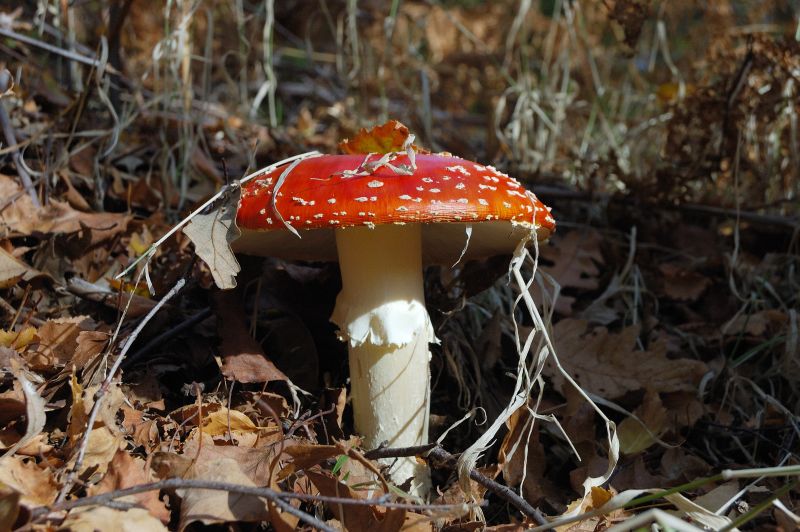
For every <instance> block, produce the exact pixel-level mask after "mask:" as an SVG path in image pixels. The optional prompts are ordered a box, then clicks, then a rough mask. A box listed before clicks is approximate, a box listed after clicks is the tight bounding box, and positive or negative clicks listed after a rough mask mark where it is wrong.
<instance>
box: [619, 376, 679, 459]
mask: <svg viewBox="0 0 800 532" xmlns="http://www.w3.org/2000/svg"><path fill="white" fill-rule="evenodd" d="M633 414H634V415H635V416H636V417H637V418H638V420H637V419H636V418H633V417H626V418H625V419H623V420H622V422H621V423H620V424H619V425H617V436H618V437H619V450H620V452H621V453H622V454H636V453H639V452H642V451H644V450H645V449H647V448H648V447H650V446H651V445H653V444H654V443H656V438H657V437H659V436H661V434H662V433H663V432H664V430H665V429H666V427H667V409H666V408H664V405H662V404H661V398H660V397H659V396H658V394H657V393H656V392H654V391H652V390H650V389H648V390H647V392H646V393H645V395H644V400H643V401H642V404H641V405H639V406H638V407H637V408H636V410H634V411H633Z"/></svg>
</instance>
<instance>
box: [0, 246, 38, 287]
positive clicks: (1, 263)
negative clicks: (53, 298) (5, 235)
mask: <svg viewBox="0 0 800 532" xmlns="http://www.w3.org/2000/svg"><path fill="white" fill-rule="evenodd" d="M42 275H44V274H43V273H41V272H39V271H37V270H35V269H34V268H32V267H30V266H28V265H27V264H25V263H24V262H22V261H21V260H19V259H18V258H16V257H15V256H14V255H12V254H11V253H9V252H8V251H6V250H5V249H3V248H1V247H0V288H10V287H12V286H14V285H16V284H17V283H18V282H20V281H30V280H31V279H34V278H36V277H39V276H42Z"/></svg>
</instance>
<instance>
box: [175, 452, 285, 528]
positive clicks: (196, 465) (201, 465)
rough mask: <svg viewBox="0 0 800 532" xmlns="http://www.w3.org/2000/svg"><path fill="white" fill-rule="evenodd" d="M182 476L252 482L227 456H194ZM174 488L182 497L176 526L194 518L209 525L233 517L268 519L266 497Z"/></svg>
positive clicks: (248, 483)
mask: <svg viewBox="0 0 800 532" xmlns="http://www.w3.org/2000/svg"><path fill="white" fill-rule="evenodd" d="M185 478H187V479H198V480H209V481H219V482H227V483H230V484H238V485H241V486H252V487H255V486H256V485H255V484H254V483H253V481H252V480H250V478H249V477H248V476H247V475H245V474H244V473H243V472H242V470H241V469H240V468H239V464H238V462H236V460H233V459H231V458H217V459H213V460H209V461H205V460H203V461H200V460H196V461H194V462H193V463H192V465H191V466H190V467H189V468H188V470H187V472H186V476H185ZM176 492H177V494H178V496H179V497H181V499H183V503H182V504H181V521H180V526H179V529H181V530H183V529H185V528H186V526H187V525H189V524H190V523H193V522H196V521H199V522H201V523H203V524H205V525H210V524H214V523H225V522H228V523H230V522H235V521H245V522H260V521H268V520H269V519H270V517H269V511H268V509H267V500H266V499H264V498H261V497H256V496H253V495H241V494H232V493H227V492H225V491H220V490H205V489H190V488H183V489H178V490H176Z"/></svg>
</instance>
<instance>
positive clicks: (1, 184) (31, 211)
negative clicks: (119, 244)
mask: <svg viewBox="0 0 800 532" xmlns="http://www.w3.org/2000/svg"><path fill="white" fill-rule="evenodd" d="M22 192H23V190H22V187H20V185H19V184H17V182H16V180H14V179H13V178H11V177H9V176H5V175H0V198H15V199H14V200H13V201H12V202H11V204H10V205H8V206H7V207H6V208H4V209H3V210H2V211H0V232H2V233H6V234H8V235H12V236H13V235H19V236H28V235H32V234H35V233H38V234H61V235H65V236H67V239H66V240H65V241H64V242H63V244H64V245H65V246H66V247H67V248H69V249H70V250H71V251H74V252H76V253H77V255H76V256H81V255H83V254H84V253H85V252H86V251H87V250H89V249H92V248H94V247H95V246H98V245H99V244H101V243H103V242H107V241H108V240H110V239H112V238H114V237H115V236H117V235H119V234H120V233H122V232H124V231H126V229H127V226H128V222H130V220H131V216H130V215H129V214H120V213H110V212H101V213H94V212H81V211H76V210H75V209H73V208H72V207H71V206H70V205H69V204H68V203H66V202H61V201H58V200H55V199H51V200H50V201H49V202H48V204H47V205H45V206H44V207H41V208H38V209H37V208H36V207H34V205H33V202H32V201H31V198H30V197H29V196H28V195H27V194H24V193H22Z"/></svg>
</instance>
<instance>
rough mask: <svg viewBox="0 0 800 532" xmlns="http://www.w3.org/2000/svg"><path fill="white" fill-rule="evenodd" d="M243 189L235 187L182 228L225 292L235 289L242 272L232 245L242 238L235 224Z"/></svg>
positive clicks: (215, 280) (218, 285)
mask: <svg viewBox="0 0 800 532" xmlns="http://www.w3.org/2000/svg"><path fill="white" fill-rule="evenodd" d="M241 193H242V191H241V189H240V188H239V187H232V188H231V189H230V193H229V194H227V195H225V196H223V197H222V198H220V200H219V204H218V205H216V206H215V207H214V208H213V209H212V210H211V211H210V212H208V213H203V214H197V215H195V217H194V218H192V220H191V221H190V222H189V223H188V224H187V225H186V226H185V227H184V228H183V233H184V234H185V235H186V236H188V237H189V238H190V239H191V241H192V242H194V249H195V252H196V253H197V255H198V256H199V257H200V258H201V259H203V262H205V263H206V264H207V265H208V267H209V269H210V270H211V275H212V276H213V277H214V282H215V283H216V284H217V287H219V288H220V289H222V290H226V289H229V288H235V287H236V275H237V274H238V273H239V271H240V270H241V267H240V266H239V261H238V260H236V256H235V255H234V254H233V250H231V242H233V241H234V240H236V239H237V238H239V236H241V234H242V233H241V231H239V227H238V226H237V225H236V210H237V209H238V207H239V198H240V197H241Z"/></svg>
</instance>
